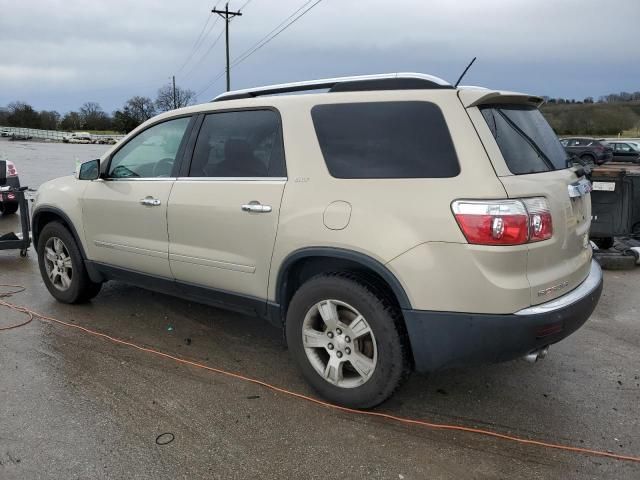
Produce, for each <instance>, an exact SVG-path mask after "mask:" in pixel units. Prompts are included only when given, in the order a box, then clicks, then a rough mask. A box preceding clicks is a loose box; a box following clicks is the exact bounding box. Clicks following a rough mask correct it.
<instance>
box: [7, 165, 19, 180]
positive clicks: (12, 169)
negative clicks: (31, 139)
mask: <svg viewBox="0 0 640 480" xmlns="http://www.w3.org/2000/svg"><path fill="white" fill-rule="evenodd" d="M17 176H18V170H16V166H15V165H14V164H13V162H9V161H7V177H17Z"/></svg>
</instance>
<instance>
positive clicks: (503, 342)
mask: <svg viewBox="0 0 640 480" xmlns="http://www.w3.org/2000/svg"><path fill="white" fill-rule="evenodd" d="M601 293H602V270H601V269H600V266H599V265H598V263H597V262H596V261H595V260H592V261H591V270H590V272H589V275H588V276H587V278H586V279H585V280H584V282H582V283H581V284H580V285H579V286H578V287H576V288H575V289H574V290H572V291H571V292H569V293H567V294H566V295H563V296H562V297H559V298H556V299H555V300H552V301H550V302H547V303H543V304H540V305H535V306H533V307H529V308H525V309H523V310H520V311H518V312H516V313H514V314H510V315H491V314H473V313H457V312H431V311H424V310H404V311H403V313H404V318H405V323H406V326H407V332H408V334H409V340H410V342H411V348H412V351H413V358H414V362H415V367H416V370H417V371H419V372H432V371H435V370H440V369H444V368H449V367H459V366H466V365H474V364H481V363H495V362H502V361H507V360H513V359H515V358H519V357H522V356H524V355H526V354H528V353H531V352H534V351H536V350H539V349H541V348H543V347H545V346H547V345H551V344H553V343H557V342H559V341H560V340H562V339H563V338H565V337H567V336H569V335H571V334H572V333H573V332H575V331H576V330H577V329H578V328H580V327H581V326H582V325H583V324H584V323H585V322H586V321H587V319H588V318H589V317H590V316H591V314H592V313H593V310H594V309H595V307H596V305H597V303H598V300H599V299H600V294H601Z"/></svg>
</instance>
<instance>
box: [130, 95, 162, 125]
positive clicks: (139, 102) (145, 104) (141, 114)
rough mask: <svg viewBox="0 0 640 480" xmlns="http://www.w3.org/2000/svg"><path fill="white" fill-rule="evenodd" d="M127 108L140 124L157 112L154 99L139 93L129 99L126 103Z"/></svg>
mask: <svg viewBox="0 0 640 480" xmlns="http://www.w3.org/2000/svg"><path fill="white" fill-rule="evenodd" d="M125 108H126V109H127V111H128V113H129V115H130V116H131V117H132V118H133V119H134V120H135V121H136V122H138V124H140V123H142V122H145V121H147V120H149V119H150V118H151V117H153V116H154V115H155V114H156V108H155V106H154V104H153V100H151V99H150V98H149V97H141V96H138V95H136V96H135V97H131V98H130V99H129V100H127V103H125Z"/></svg>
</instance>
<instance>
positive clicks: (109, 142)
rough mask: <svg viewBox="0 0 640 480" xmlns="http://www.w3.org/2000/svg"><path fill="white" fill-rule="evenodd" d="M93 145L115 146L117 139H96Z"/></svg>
mask: <svg viewBox="0 0 640 480" xmlns="http://www.w3.org/2000/svg"><path fill="white" fill-rule="evenodd" d="M93 143H95V144H98V145H115V144H116V143H117V142H116V139H115V138H112V137H96V138H95V139H94V140H93Z"/></svg>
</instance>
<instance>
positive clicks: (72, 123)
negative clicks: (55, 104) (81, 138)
mask: <svg viewBox="0 0 640 480" xmlns="http://www.w3.org/2000/svg"><path fill="white" fill-rule="evenodd" d="M60 127H62V129H63V130H80V129H81V128H82V117H80V114H79V113H78V112H68V113H67V114H66V115H65V116H64V117H63V118H62V122H60Z"/></svg>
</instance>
